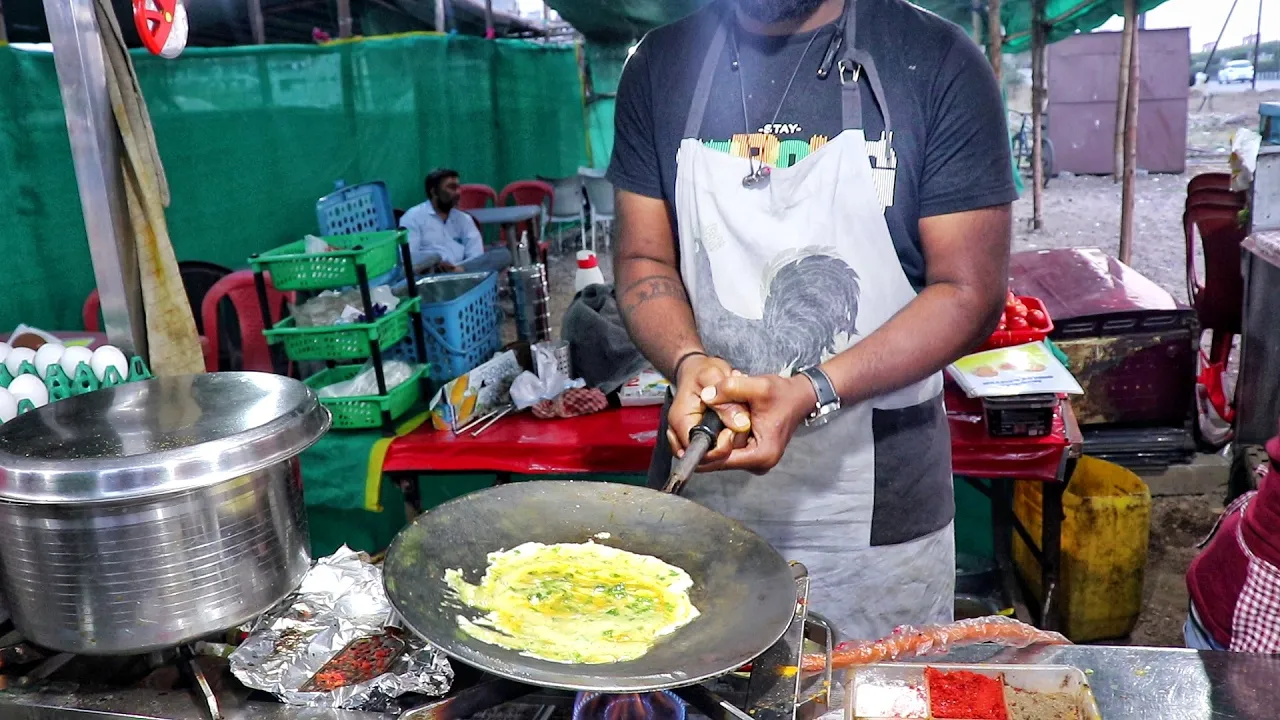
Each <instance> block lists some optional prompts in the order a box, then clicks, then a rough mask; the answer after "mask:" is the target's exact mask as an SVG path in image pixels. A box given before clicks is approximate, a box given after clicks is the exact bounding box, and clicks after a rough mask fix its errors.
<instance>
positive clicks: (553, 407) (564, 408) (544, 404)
mask: <svg viewBox="0 0 1280 720" xmlns="http://www.w3.org/2000/svg"><path fill="white" fill-rule="evenodd" d="M607 407H609V399H608V398H606V397H605V396H604V393H602V392H600V391H599V390H597V389H595V388H571V389H569V390H565V391H564V392H562V393H560V394H559V395H557V396H556V397H555V399H554V400H541V401H539V402H538V403H537V404H536V405H534V406H533V414H534V415H535V416H537V417H540V418H542V419H543V420H550V419H552V418H571V417H578V416H580V415H590V414H592V413H598V412H600V411H601V410H604V409H605V408H607Z"/></svg>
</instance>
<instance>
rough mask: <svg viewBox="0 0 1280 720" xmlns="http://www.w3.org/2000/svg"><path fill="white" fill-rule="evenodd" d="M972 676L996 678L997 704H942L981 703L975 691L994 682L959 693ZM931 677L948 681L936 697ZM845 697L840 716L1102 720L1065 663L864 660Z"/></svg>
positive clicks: (1081, 679) (864, 719) (1085, 686)
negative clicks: (876, 662)
mask: <svg viewBox="0 0 1280 720" xmlns="http://www.w3.org/2000/svg"><path fill="white" fill-rule="evenodd" d="M953 673H955V674H953ZM974 675H979V676H982V678H989V679H991V680H994V681H996V682H997V683H999V687H1000V693H1001V695H1002V696H1003V697H1002V698H1001V700H1002V702H1001V701H996V705H997V706H998V707H992V705H991V703H990V702H988V703H987V704H986V706H987V707H988V708H989V710H988V711H984V712H969V713H965V712H964V711H963V710H962V711H960V713H956V712H954V711H951V710H949V709H948V708H947V707H945V706H946V705H947V704H948V701H949V700H950V701H953V702H951V703H950V705H951V707H952V708H954V707H955V706H956V705H957V704H959V705H965V704H969V703H967V702H965V701H966V700H973V702H972V706H974V707H980V706H982V705H984V703H983V702H982V701H981V700H982V698H979V697H977V696H978V695H979V694H980V693H983V692H989V691H990V689H991V688H994V687H995V685H994V684H992V685H990V686H988V687H972V685H969V686H968V687H969V688H971V692H972V693H973V695H974V696H975V697H973V698H965V697H963V694H964V693H965V692H966V690H965V687H966V686H965V684H964V683H963V682H961V681H963V680H964V679H966V678H968V679H973V676H974ZM948 678H952V679H955V680H956V682H951V681H949V680H948ZM935 682H937V683H939V685H940V686H941V685H949V687H948V688H947V689H946V690H945V691H942V692H939V695H938V697H935V696H934V694H933V693H934V692H935V691H936V688H934V687H933V684H934V683H935ZM975 682H976V680H975ZM943 692H945V693H946V694H947V696H948V697H947V698H943V697H942V693H943ZM844 696H845V698H846V699H847V700H846V702H845V720H909V719H910V720H915V719H917V718H923V719H925V720H999V719H1000V718H1007V720H1102V716H1101V715H1100V714H1099V713H1098V704H1097V702H1096V701H1095V700H1094V697H1093V690H1091V689H1090V687H1089V681H1088V679H1087V678H1086V677H1085V674H1084V673H1083V672H1082V671H1081V670H1080V669H1079V668H1075V667H1070V666H1065V665H1061V666H1059V665H949V664H929V665H917V664H907V663H885V664H881V665H868V666H866V667H862V668H858V669H856V670H854V671H852V672H850V673H849V678H848V680H847V681H846V685H845V693H844ZM957 699H958V700H960V701H961V702H959V703H956V702H954V701H955V700H957ZM988 700H990V698H988ZM940 706H941V707H940ZM1001 711H1003V714H1001ZM975 715H976V717H975Z"/></svg>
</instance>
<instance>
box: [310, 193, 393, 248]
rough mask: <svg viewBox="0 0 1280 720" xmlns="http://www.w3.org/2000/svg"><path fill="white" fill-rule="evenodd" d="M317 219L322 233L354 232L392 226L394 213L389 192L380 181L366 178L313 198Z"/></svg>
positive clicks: (351, 233) (345, 233) (340, 233)
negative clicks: (368, 180) (316, 199)
mask: <svg viewBox="0 0 1280 720" xmlns="http://www.w3.org/2000/svg"><path fill="white" fill-rule="evenodd" d="M316 221H317V222H318V223H319V225H320V234H321V235H353V234H355V233H365V232H376V231H379V230H395V229H396V216H395V213H394V212H393V210H392V208H391V195H390V194H388V193H387V186H386V184H385V183H381V182H368V183H362V184H360V185H350V186H346V187H343V186H342V185H341V182H340V183H339V187H338V189H337V190H334V191H333V192H331V193H329V194H328V195H325V196H324V197H322V198H320V199H319V200H318V201H316Z"/></svg>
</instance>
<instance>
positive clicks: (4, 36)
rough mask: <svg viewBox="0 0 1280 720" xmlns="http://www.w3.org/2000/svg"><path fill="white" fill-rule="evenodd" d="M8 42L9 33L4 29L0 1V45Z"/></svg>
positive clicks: (2, 4)
mask: <svg viewBox="0 0 1280 720" xmlns="http://www.w3.org/2000/svg"><path fill="white" fill-rule="evenodd" d="M7 42H9V32H8V31H7V30H5V27H4V2H3V0H0V44H3V43H7Z"/></svg>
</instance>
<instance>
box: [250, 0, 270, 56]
mask: <svg viewBox="0 0 1280 720" xmlns="http://www.w3.org/2000/svg"><path fill="white" fill-rule="evenodd" d="M249 32H250V33H251V34H252V35H253V44H254V45H266V44H267V23H266V20H265V19H264V18H263V17H262V0H249Z"/></svg>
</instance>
